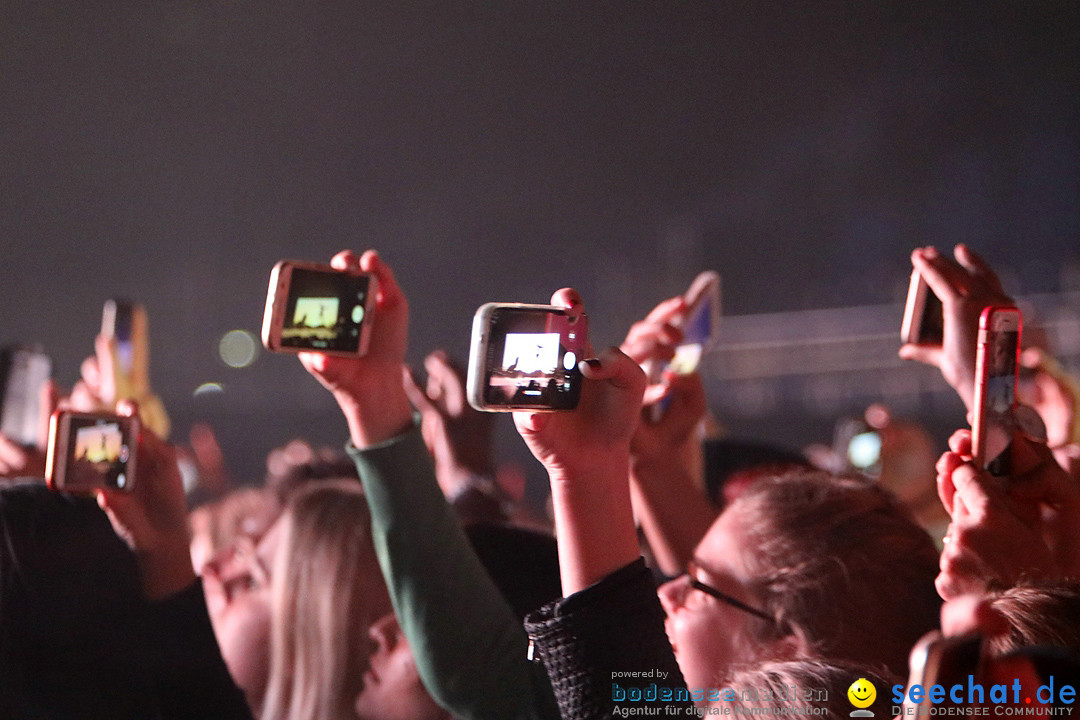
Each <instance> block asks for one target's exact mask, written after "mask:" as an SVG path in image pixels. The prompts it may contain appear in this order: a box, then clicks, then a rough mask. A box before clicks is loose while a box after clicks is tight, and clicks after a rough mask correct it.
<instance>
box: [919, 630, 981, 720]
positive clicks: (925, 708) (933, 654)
mask: <svg viewBox="0 0 1080 720" xmlns="http://www.w3.org/2000/svg"><path fill="white" fill-rule="evenodd" d="M982 642H983V640H982V635H979V634H977V633H970V634H967V635H956V636H953V637H944V636H942V634H941V632H939V631H938V630H932V631H930V632H929V633H927V634H926V635H924V636H923V637H922V638H920V639H919V641H918V642H917V643H915V646H914V647H913V648H912V649H911V654H910V656H909V657H908V667H909V668H910V674H909V675H908V683H907V692H906V693H905V695H904V716H905V717H907V716H926V717H929V716H930V715H932V714H943V713H942V710H941V708H944V707H955V706H956V705H957V703H956V702H954V701H953V699H952V697H951V693H950V691H951V690H952V688H953V686H955V685H960V686H961V687H962V688H964V689H965V690H964V693H963V696H964V699H963V701H962V702H961V703H959V704H960V705H965V704H967V693H966V688H967V685H968V676H969V675H970V676H974V677H975V678H980V676H981V673H982V662H981V661H982ZM916 685H918V686H920V687H921V688H922V690H923V692H922V694H921V697H920V699H919V700H915V699H913V698H912V697H911V689H912V688H913V687H915V686H916ZM935 685H940V686H941V687H942V688H944V690H945V695H944V699H943V700H941V701H939V702H938V703H936V704H935V703H934V702H933V701H932V699H931V698H930V697H929V695H930V690H931V688H933V687H934V686H935ZM933 708H938V709H937V710H934V709H933Z"/></svg>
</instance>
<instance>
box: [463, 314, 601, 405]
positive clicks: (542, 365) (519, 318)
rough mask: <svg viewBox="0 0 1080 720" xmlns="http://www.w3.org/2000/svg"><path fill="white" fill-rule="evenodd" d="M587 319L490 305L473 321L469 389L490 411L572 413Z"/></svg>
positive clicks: (578, 391) (475, 400) (474, 400)
mask: <svg viewBox="0 0 1080 720" xmlns="http://www.w3.org/2000/svg"><path fill="white" fill-rule="evenodd" d="M588 327H589V322H588V318H587V317H586V316H585V315H579V316H578V317H577V318H571V317H570V316H569V315H567V313H566V310H565V309H564V308H559V307H554V306H552V305H525V304H520V303H488V304H486V305H483V306H481V307H480V309H479V310H477V311H476V315H475V316H474V317H473V326H472V343H471V347H470V350H469V372H468V378H467V380H466V390H467V393H468V399H469V404H470V405H472V406H473V407H474V408H476V409H477V410H484V411H487V412H509V411H513V410H530V411H533V412H543V411H552V410H573V409H574V408H575V407H577V403H578V397H579V395H580V394H581V383H582V374H581V371H580V370H579V369H578V362H579V361H581V360H582V359H583V358H584V352H585V348H586V346H587V345H586V344H587V342H588Z"/></svg>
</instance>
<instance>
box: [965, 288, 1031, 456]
mask: <svg viewBox="0 0 1080 720" xmlns="http://www.w3.org/2000/svg"><path fill="white" fill-rule="evenodd" d="M1021 325H1022V319H1021V316H1020V310H1019V309H1017V308H1014V307H1001V306H991V307H988V308H986V309H985V310H983V312H982V315H981V316H980V317H979V341H978V342H979V344H978V348H977V350H976V354H975V401H974V410H973V411H972V424H971V445H972V452H973V454H974V462H975V463H976V465H977V466H978V467H982V468H985V469H986V470H988V471H989V472H990V473H991V474H993V475H998V476H1001V475H1007V474H1008V473H1009V462H1008V460H1009V453H1008V449H1009V445H1010V443H1011V442H1012V433H1013V428H1014V422H1013V421H1012V418H1011V417H1010V411H1011V410H1012V408H1013V406H1014V405H1015V404H1016V381H1017V367H1018V365H1019V357H1020V333H1021Z"/></svg>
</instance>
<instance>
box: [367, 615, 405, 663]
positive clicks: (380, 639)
mask: <svg viewBox="0 0 1080 720" xmlns="http://www.w3.org/2000/svg"><path fill="white" fill-rule="evenodd" d="M368 637H370V638H371V639H372V641H374V643H375V646H376V647H375V652H376V653H389V652H391V651H393V650H394V648H396V647H397V646H398V645H399V644H401V643H402V642H403V641H404V639H405V638H404V635H402V633H401V626H400V625H398V621H397V616H396V615H394V613H392V612H388V613H386V614H385V615H383V616H382V617H380V618H379V619H378V620H376V621H375V622H373V623H372V624H371V627H369V628H368Z"/></svg>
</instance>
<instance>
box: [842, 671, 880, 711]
mask: <svg viewBox="0 0 1080 720" xmlns="http://www.w3.org/2000/svg"><path fill="white" fill-rule="evenodd" d="M847 697H848V700H850V701H851V704H852V705H854V706H855V707H857V708H866V707H870V706H871V705H873V704H874V700H876V699H877V688H875V687H874V686H873V685H872V684H871V683H870V681H869V680H867V679H866V678H859V679H858V680H856V681H855V682H853V683H851V687H849V688H848V689H847Z"/></svg>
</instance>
